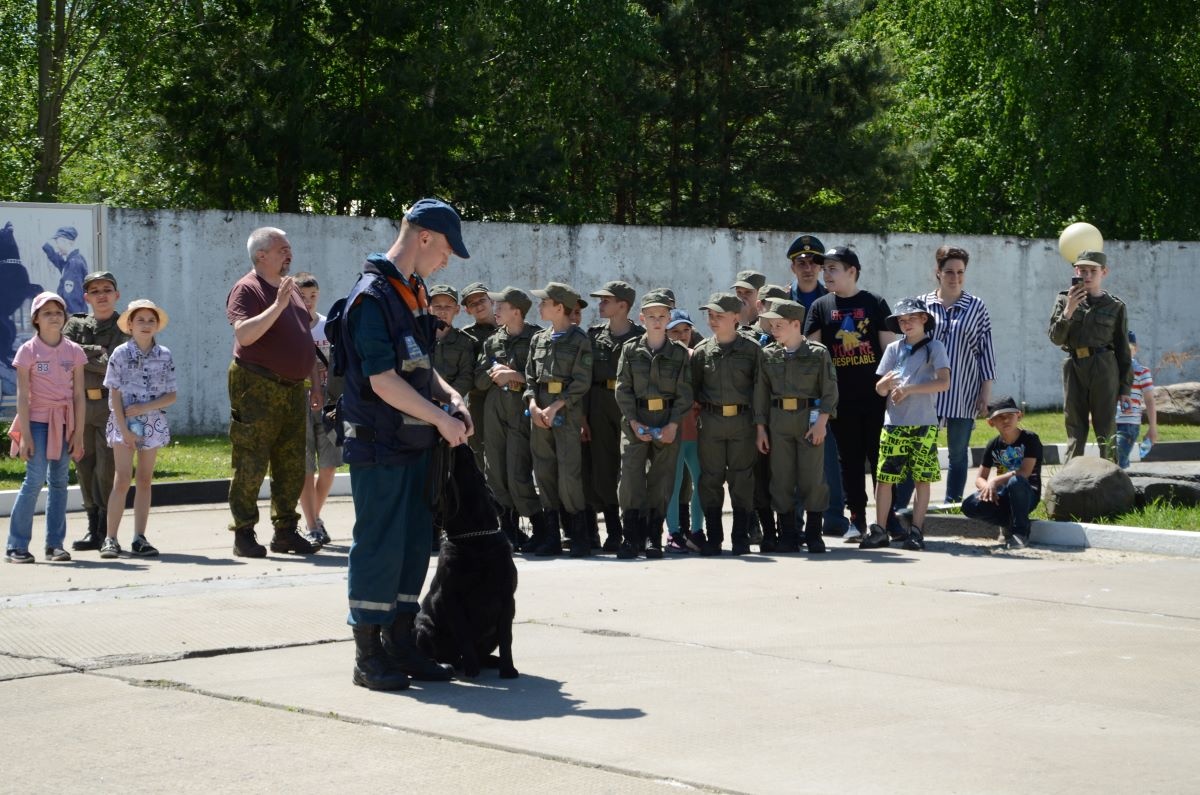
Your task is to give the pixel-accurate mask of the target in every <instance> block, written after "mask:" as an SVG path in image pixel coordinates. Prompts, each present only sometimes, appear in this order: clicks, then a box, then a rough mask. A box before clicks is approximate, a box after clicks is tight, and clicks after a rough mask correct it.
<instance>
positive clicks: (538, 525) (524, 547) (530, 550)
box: [519, 511, 546, 555]
mask: <svg viewBox="0 0 1200 795" xmlns="http://www.w3.org/2000/svg"><path fill="white" fill-rule="evenodd" d="M529 524H530V526H531V527H532V528H533V535H531V536H530V537H529V538H528V540H526V541H525V543H524V544H521V547H520V550H519V551H520V552H521V553H523V554H525V555H532V554H534V553H536V552H537V548H538V547H540V546H541V545H542V539H544V538H545V537H546V512H545V511H538V512H537V513H535V514H534V515H533V516H531V517H529Z"/></svg>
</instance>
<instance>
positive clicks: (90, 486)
mask: <svg viewBox="0 0 1200 795" xmlns="http://www.w3.org/2000/svg"><path fill="white" fill-rule="evenodd" d="M107 425H108V401H96V400H89V401H88V402H87V410H86V411H85V412H84V421H83V458H80V459H79V460H78V461H76V462H75V475H76V477H77V478H78V480H79V493H80V495H81V496H82V497H83V507H84V508H85V509H86V510H87V511H88V512H89V513H90V512H92V511H99V513H100V515H101V516H107V515H108V495H109V493H110V492H111V491H112V487H113V477H114V475H115V473H116V464H115V463H114V462H113V451H112V448H111V447H109V446H108V440H107V439H106V438H105V436H104V431H105V428H106V427H107Z"/></svg>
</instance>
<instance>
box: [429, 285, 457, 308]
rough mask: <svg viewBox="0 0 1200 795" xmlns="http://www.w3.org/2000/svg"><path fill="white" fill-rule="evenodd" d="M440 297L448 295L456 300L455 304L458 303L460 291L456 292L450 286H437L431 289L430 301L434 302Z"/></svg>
mask: <svg viewBox="0 0 1200 795" xmlns="http://www.w3.org/2000/svg"><path fill="white" fill-rule="evenodd" d="M439 295H448V296H450V297H451V298H452V299H454V303H456V304H457V303H458V290H455V289H454V288H453V287H451V286H450V285H448V284H435V285H433V286H432V287H430V288H429V299H430V300H433V299H434V298H437V297H438V296H439Z"/></svg>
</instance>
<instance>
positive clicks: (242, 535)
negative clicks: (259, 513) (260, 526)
mask: <svg viewBox="0 0 1200 795" xmlns="http://www.w3.org/2000/svg"><path fill="white" fill-rule="evenodd" d="M233 554H234V555H236V556H237V557H239V558H265V557H266V556H267V548H266V547H264V546H263V545H262V544H260V543H258V536H257V535H256V534H255V532H254V528H253V527H241V528H238V529H237V530H234V531H233Z"/></svg>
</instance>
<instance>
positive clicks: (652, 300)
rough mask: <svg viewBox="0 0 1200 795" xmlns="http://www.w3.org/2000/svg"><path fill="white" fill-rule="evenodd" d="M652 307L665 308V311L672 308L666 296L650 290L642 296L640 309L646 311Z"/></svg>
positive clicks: (660, 292)
mask: <svg viewBox="0 0 1200 795" xmlns="http://www.w3.org/2000/svg"><path fill="white" fill-rule="evenodd" d="M652 306H665V307H666V308H667V309H673V308H674V307H673V305H672V304H671V301H670V299H668V298H667V296H666V294H665V293H663V292H662V291H659V290H652V291H650V292H648V293H646V294H645V295H643V296H642V309H648V308H650V307H652Z"/></svg>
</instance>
